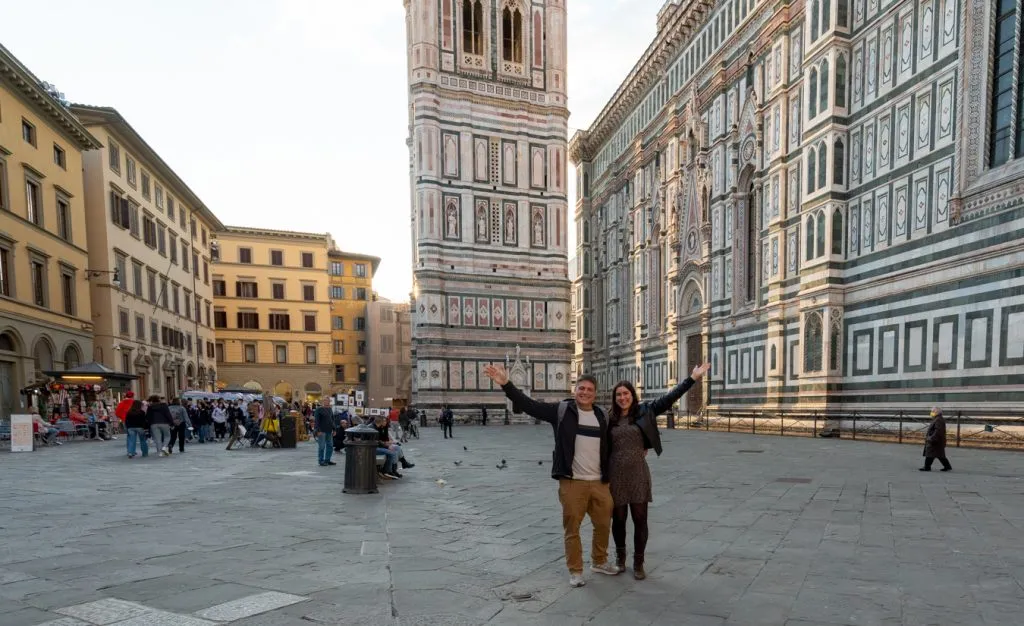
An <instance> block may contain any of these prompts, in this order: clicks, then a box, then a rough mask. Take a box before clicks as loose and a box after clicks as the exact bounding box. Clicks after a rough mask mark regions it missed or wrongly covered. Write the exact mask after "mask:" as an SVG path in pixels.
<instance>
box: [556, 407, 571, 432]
mask: <svg viewBox="0 0 1024 626" xmlns="http://www.w3.org/2000/svg"><path fill="white" fill-rule="evenodd" d="M568 410H569V401H568V400H562V401H561V402H559V403H558V421H557V422H556V423H555V432H558V429H559V428H561V427H562V420H563V419H565V412H566V411H568Z"/></svg>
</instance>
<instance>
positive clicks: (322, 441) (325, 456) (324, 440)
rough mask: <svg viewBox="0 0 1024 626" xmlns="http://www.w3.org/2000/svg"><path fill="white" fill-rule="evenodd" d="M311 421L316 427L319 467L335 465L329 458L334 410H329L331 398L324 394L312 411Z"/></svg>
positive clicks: (331, 447)
mask: <svg viewBox="0 0 1024 626" xmlns="http://www.w3.org/2000/svg"><path fill="white" fill-rule="evenodd" d="M313 423H314V427H315V428H316V458H317V462H318V463H319V464H320V466H321V467H323V466H325V465H337V463H335V462H334V461H332V460H331V455H332V454H333V453H334V412H333V411H331V399H330V397H328V396H324V397H323V399H322V400H320V406H319V407H317V409H316V411H314V412H313Z"/></svg>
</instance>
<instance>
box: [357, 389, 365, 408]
mask: <svg viewBox="0 0 1024 626" xmlns="http://www.w3.org/2000/svg"><path fill="white" fill-rule="evenodd" d="M356 406H363V392H362V390H358V391H356Z"/></svg>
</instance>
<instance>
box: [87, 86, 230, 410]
mask: <svg viewBox="0 0 1024 626" xmlns="http://www.w3.org/2000/svg"><path fill="white" fill-rule="evenodd" d="M72 110H73V111H74V113H75V114H76V115H77V116H78V118H79V119H80V120H82V123H83V124H84V125H85V126H86V128H88V129H89V130H90V132H92V133H93V134H94V135H96V137H98V138H99V139H100V141H101V142H102V143H103V144H104V148H103V149H102V150H94V151H92V152H89V153H87V154H86V155H85V157H84V171H85V199H86V202H85V205H86V215H87V219H88V223H89V233H88V246H89V248H88V249H89V265H90V268H91V269H93V270H96V273H95V274H93V275H91V276H90V282H89V287H90V295H91V300H92V317H93V324H94V329H95V335H94V342H95V347H94V359H95V360H96V361H97V362H100V363H103V364H104V365H106V366H107V367H111V368H113V369H114V370H116V371H119V372H125V373H129V374H134V375H136V376H138V379H137V380H136V381H135V382H134V383H133V387H134V390H135V392H136V393H139V394H141V395H143V396H148V395H150V394H159V395H163V396H165V397H168V398H172V397H175V396H177V395H179V394H180V393H181V392H182V391H185V390H189V389H198V390H206V391H209V390H212V389H213V384H214V381H215V380H216V377H217V373H216V363H215V360H214V342H213V341H214V337H213V328H212V324H213V322H212V319H211V307H212V305H213V289H212V286H211V278H210V274H211V271H210V264H211V250H212V246H213V241H214V239H213V233H214V232H215V231H217V230H220V229H222V228H223V227H224V225H223V224H222V223H221V222H220V220H219V219H217V217H216V216H215V215H214V214H213V213H212V212H211V211H210V209H209V208H207V206H206V205H205V204H204V203H203V202H202V200H200V199H199V198H198V197H197V196H196V194H195V193H194V192H193V191H192V190H191V189H190V188H189V187H188V185H187V184H186V183H185V182H184V181H183V180H182V179H181V178H180V177H179V176H178V175H177V174H176V173H175V172H174V170H172V169H171V167H170V166H169V165H168V164H167V163H166V162H165V161H164V160H163V159H162V158H161V157H160V155H159V154H158V153H157V152H156V150H154V149H153V148H152V147H151V146H150V145H149V144H148V143H146V141H145V139H143V138H142V136H141V135H139V133H137V132H136V131H135V129H133V128H132V126H131V125H130V124H129V123H128V121H127V120H125V119H124V117H122V116H121V114H120V113H118V112H117V111H116V110H115V109H113V108H109V107H94V106H84V105H74V106H73V107H72ZM115 278H116V280H115Z"/></svg>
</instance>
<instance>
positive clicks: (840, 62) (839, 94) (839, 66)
mask: <svg viewBox="0 0 1024 626" xmlns="http://www.w3.org/2000/svg"><path fill="white" fill-rule="evenodd" d="M836 106H837V107H845V106H846V55H840V56H839V58H838V59H836Z"/></svg>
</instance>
